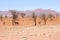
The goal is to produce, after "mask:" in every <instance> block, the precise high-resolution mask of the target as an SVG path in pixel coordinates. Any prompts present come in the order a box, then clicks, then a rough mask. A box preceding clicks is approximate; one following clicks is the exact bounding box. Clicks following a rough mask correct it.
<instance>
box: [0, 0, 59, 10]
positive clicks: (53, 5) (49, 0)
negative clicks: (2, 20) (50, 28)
mask: <svg viewBox="0 0 60 40" xmlns="http://www.w3.org/2000/svg"><path fill="white" fill-rule="evenodd" d="M37 8H43V9H53V10H56V11H60V0H0V10H3V11H5V10H14V9H15V10H34V9H37Z"/></svg>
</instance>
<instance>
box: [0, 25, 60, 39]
mask: <svg viewBox="0 0 60 40" xmlns="http://www.w3.org/2000/svg"><path fill="white" fill-rule="evenodd" d="M0 40H60V25H39V26H30V27H28V26H0Z"/></svg>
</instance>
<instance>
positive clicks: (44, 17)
mask: <svg viewBox="0 0 60 40" xmlns="http://www.w3.org/2000/svg"><path fill="white" fill-rule="evenodd" d="M53 17H54V16H53V15H52V14H45V13H43V14H40V18H41V19H42V20H43V21H44V24H46V22H47V20H48V19H49V18H50V19H51V20H53V19H52V18H53Z"/></svg>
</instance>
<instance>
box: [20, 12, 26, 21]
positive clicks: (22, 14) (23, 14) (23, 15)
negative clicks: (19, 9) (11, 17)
mask: <svg viewBox="0 0 60 40" xmlns="http://www.w3.org/2000/svg"><path fill="white" fill-rule="evenodd" d="M20 15H21V17H22V18H24V17H25V16H26V14H25V13H21V14H20ZM23 21H24V19H23Z"/></svg>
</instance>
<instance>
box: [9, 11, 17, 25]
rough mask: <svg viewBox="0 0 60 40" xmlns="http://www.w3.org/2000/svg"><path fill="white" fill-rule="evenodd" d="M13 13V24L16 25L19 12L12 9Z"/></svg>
mask: <svg viewBox="0 0 60 40" xmlns="http://www.w3.org/2000/svg"><path fill="white" fill-rule="evenodd" d="M10 12H11V14H12V19H13V20H12V25H14V23H15V21H16V20H17V18H18V14H17V11H16V10H10Z"/></svg>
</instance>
